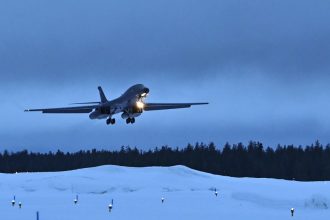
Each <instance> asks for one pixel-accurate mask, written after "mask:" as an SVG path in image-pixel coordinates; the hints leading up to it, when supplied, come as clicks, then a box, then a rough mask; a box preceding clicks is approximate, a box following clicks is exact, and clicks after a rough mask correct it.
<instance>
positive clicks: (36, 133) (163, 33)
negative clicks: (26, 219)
mask: <svg viewBox="0 0 330 220" xmlns="http://www.w3.org/2000/svg"><path fill="white" fill-rule="evenodd" d="M329 11H330V2H328V1H323V0H322V1H321V0H320V1H318V0H316V1H315V0H314V1H306V0H300V1H298V0H291V1H290V0H289V1H277V0H268V1H264V0H251V1H244V0H241V1H239V0H225V1H219V0H209V1H188V0H175V1H168V0H166V1H165V0H156V1H155V0H150V1H146V0H144V1H134V0H126V1H125V0H124V1H108V0H107V1H106V0H102V1H93V2H91V1H87V0H83V1H73V0H71V1H70V0H62V1H1V3H0V101H1V106H2V107H1V110H0V113H1V116H0V122H1V123H0V150H1V149H12V150H18V149H22V148H28V149H29V150H35V151H37V150H46V151H47V150H54V149H57V148H60V149H63V150H78V149H80V148H85V149H86V148H91V147H97V148H107V149H112V148H118V147H120V146H121V145H128V144H129V145H131V146H138V147H140V148H150V147H155V146H161V145H164V144H169V145H171V146H185V145H186V144H187V143H188V142H191V143H194V142H196V141H199V142H206V143H208V142H210V141H214V142H215V143H216V144H217V145H219V146H220V145H222V144H223V143H225V142H226V141H229V142H232V143H233V142H234V143H236V142H244V143H246V142H247V141H249V140H259V141H263V142H264V143H265V145H270V146H276V145H277V144H278V143H282V144H291V143H294V144H302V145H304V144H309V143H312V142H314V141H315V140H317V139H319V140H320V141H321V142H323V143H328V142H330V136H329V133H330V129H329V128H330V116H329V112H330V111H329V110H330V104H329V95H330V89H329V82H330V74H329V71H330V62H329V61H330V13H329ZM135 83H143V84H145V85H147V86H148V87H149V88H150V90H151V94H150V96H149V98H148V100H149V101H150V102H166V101H170V102H173V101H174V102H185V101H187V102H192V101H209V102H210V103H211V104H210V105H209V106H200V107H199V106H197V107H194V108H191V109H183V110H173V111H161V112H160V111H159V112H148V113H146V114H143V115H142V116H141V117H139V118H137V122H136V123H135V124H134V126H131V125H129V126H127V125H126V124H125V123H124V121H122V120H120V118H119V117H117V118H118V119H119V120H118V119H117V120H118V121H117V124H116V125H115V126H106V125H105V122H104V121H90V120H89V118H88V115H42V114H38V113H24V112H23V110H24V109H25V108H33V107H57V106H66V105H67V104H68V103H70V102H78V101H96V100H98V93H97V89H96V88H97V86H98V85H101V86H103V88H104V90H105V92H106V94H107V95H108V98H115V97H116V96H118V95H120V94H121V93H123V92H124V90H125V89H126V88H128V87H129V86H131V85H132V84H135ZM119 116H120V115H119Z"/></svg>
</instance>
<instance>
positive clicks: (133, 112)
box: [121, 106, 143, 119]
mask: <svg viewBox="0 0 330 220" xmlns="http://www.w3.org/2000/svg"><path fill="white" fill-rule="evenodd" d="M142 112H143V109H142V108H138V107H136V106H134V107H132V108H131V109H129V110H128V111H127V112H124V113H123V114H121V117H122V118H123V119H126V118H136V117H138V116H140V115H141V114H142Z"/></svg>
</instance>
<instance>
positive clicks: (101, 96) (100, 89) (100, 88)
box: [97, 86, 108, 103]
mask: <svg viewBox="0 0 330 220" xmlns="http://www.w3.org/2000/svg"><path fill="white" fill-rule="evenodd" d="M97 88H98V90H99V93H100V99H101V103H104V102H107V101H108V99H107V97H105V95H104V92H103V90H102V87H101V86H99V87H97Z"/></svg>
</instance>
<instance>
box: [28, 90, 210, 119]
mask: <svg viewBox="0 0 330 220" xmlns="http://www.w3.org/2000/svg"><path fill="white" fill-rule="evenodd" d="M98 90H99V94H100V101H99V102H80V103H72V104H78V105H80V106H75V107H63V108H43V109H27V110H25V112H35V111H40V112H42V113H90V114H89V118H90V119H105V118H106V124H107V125H109V124H115V122H116V120H115V118H113V117H112V116H113V115H115V114H118V113H122V114H121V117H122V118H123V119H126V123H127V124H129V123H131V124H134V123H135V118H136V117H138V116H140V115H141V114H142V113H143V111H153V110H165V109H176V108H189V107H191V106H192V105H205V104H208V103H207V102H199V103H146V102H145V98H146V97H147V95H148V94H149V91H150V90H149V88H147V87H145V86H144V85H143V84H136V85H134V86H132V87H130V88H129V89H127V90H126V92H125V93H124V94H122V95H121V96H120V97H118V98H116V99H113V100H108V99H107V98H106V96H105V95H104V92H103V90H102V88H101V87H100V86H99V87H98Z"/></svg>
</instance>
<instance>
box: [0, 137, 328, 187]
mask: <svg viewBox="0 0 330 220" xmlns="http://www.w3.org/2000/svg"><path fill="white" fill-rule="evenodd" d="M107 164H112V165H121V166H134V167H144V166H173V165H185V166H187V167H190V168H192V169H196V170H200V171H204V172H208V173H213V174H220V175H226V176H233V177H265V178H279V179H288V180H292V179H295V180H301V181H317V180H318V181H321V180H330V144H328V145H326V146H322V145H321V144H320V143H319V142H318V141H316V142H315V143H314V144H312V145H307V146H304V147H302V146H294V145H284V146H282V145H278V146H277V148H276V149H274V148H270V147H267V148H264V146H263V144H262V143H260V142H254V141H251V142H249V143H248V144H247V145H244V144H242V143H238V144H233V145H231V144H229V143H226V144H225V145H224V146H223V147H222V148H218V147H216V146H215V144H214V143H210V144H203V143H196V144H195V145H191V144H188V145H187V146H186V147H184V148H178V147H177V148H171V147H169V146H163V147H160V148H155V149H153V150H139V149H137V148H136V147H134V148H131V147H122V148H121V149H120V150H113V151H109V150H96V149H92V150H81V151H78V152H66V153H65V152H62V151H60V150H58V151H57V152H48V153H37V152H28V151H27V150H23V151H19V152H8V151H7V150H5V151H4V152H2V153H0V172H2V173H15V172H45V171H65V170H73V169H79V168H86V167H94V166H100V165H107Z"/></svg>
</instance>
